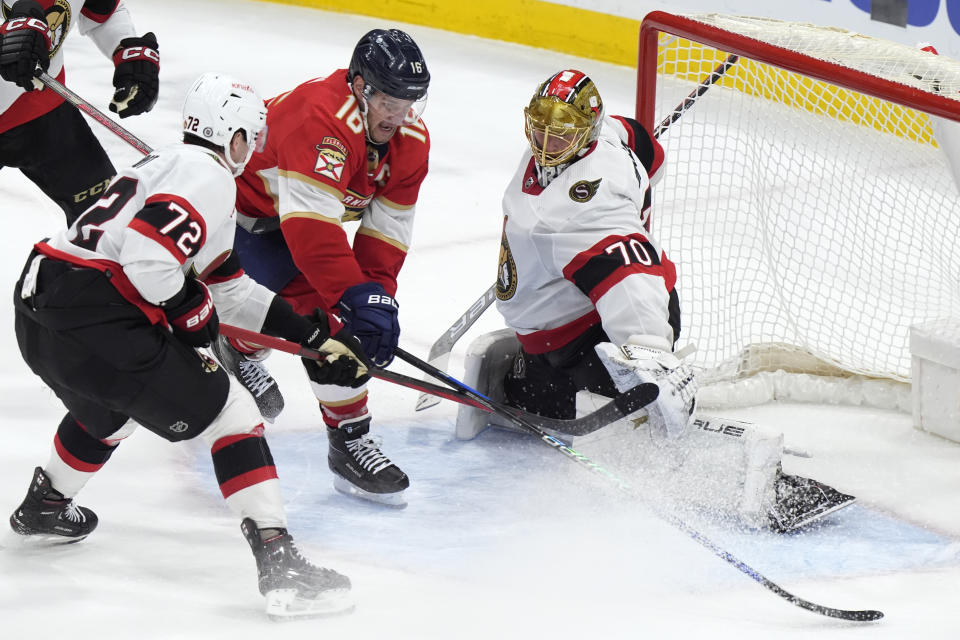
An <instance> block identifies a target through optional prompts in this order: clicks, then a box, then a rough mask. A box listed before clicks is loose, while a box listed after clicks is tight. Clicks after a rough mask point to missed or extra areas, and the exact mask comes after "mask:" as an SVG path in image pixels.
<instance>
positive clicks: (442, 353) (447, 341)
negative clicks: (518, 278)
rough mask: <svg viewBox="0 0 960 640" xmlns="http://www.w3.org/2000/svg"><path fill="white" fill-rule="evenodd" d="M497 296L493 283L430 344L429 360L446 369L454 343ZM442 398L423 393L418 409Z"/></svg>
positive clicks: (437, 366) (427, 407)
mask: <svg viewBox="0 0 960 640" xmlns="http://www.w3.org/2000/svg"><path fill="white" fill-rule="evenodd" d="M496 297H497V285H496V284H492V285H490V288H489V289H487V290H486V291H484V292H483V295H482V296H480V297H479V298H477V301H476V302H474V303H473V304H472V305H470V308H469V309H467V310H466V311H464V312H463V314H462V315H461V316H460V317H459V318H457V319H456V321H455V322H454V323H453V324H452V325H451V326H450V328H449V329H447V330H446V331H445V332H444V333H443V335H442V336H440V337H439V338H437V340H436V342H434V343H433V344H432V345H431V346H430V353H429V354H427V360H428V361H429V362H430V364H432V365H433V366H435V367H436V368H438V369H446V368H447V367H448V366H449V365H450V352H451V351H453V345H455V344H456V343H457V340H459V339H460V338H462V337H463V334H465V333H466V332H467V331H469V329H470V327H472V326H473V323H474V322H476V321H477V319H478V318H479V317H480V316H482V315H483V312H484V311H486V310H487V309H488V308H490V305H491V304H493V301H494V300H495V299H496ZM439 402H440V398H438V397H437V396H435V395H428V394H426V393H421V394H420V396H419V397H418V398H417V406H416V410H417V411H422V410H424V409H429V408H430V407H432V406H434V405H436V404H438V403H439Z"/></svg>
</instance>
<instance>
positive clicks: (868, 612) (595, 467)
mask: <svg viewBox="0 0 960 640" xmlns="http://www.w3.org/2000/svg"><path fill="white" fill-rule="evenodd" d="M394 353H395V354H396V355H397V357H398V358H400V359H401V360H403V361H404V362H407V363H409V364H411V365H413V366H414V367H416V368H417V369H420V371H423V372H424V373H426V374H428V375H431V376H433V377H435V378H437V379H438V380H440V381H442V382H444V383H446V384H448V385H450V386H451V387H453V388H454V389H457V390H459V391H462V392H464V393H466V394H468V395H469V396H470V397H471V398H473V399H474V400H477V401H478V402H480V403H481V404H484V405H486V406H488V407H490V408H492V407H493V403H492V401H491V400H490V399H489V398H487V397H486V396H484V395H482V394H480V393H478V392H476V391H474V390H473V389H471V388H470V387H468V386H467V385H465V384H463V383H462V382H460V381H459V380H457V379H456V378H453V377H451V376H450V375H448V374H446V373H444V372H443V371H440V370H438V369H436V368H435V367H433V366H431V365H430V364H429V363H426V362H424V361H423V360H420V359H419V358H417V357H416V356H414V355H412V354H410V353H407V352H406V351H403V350H402V349H400V348H397V349H396V350H395V351H394ZM514 423H515V424H518V425H520V426H522V427H523V428H525V429H526V430H528V431H530V432H531V433H532V434H533V435H535V436H537V437H538V438H540V440H541V441H543V442H544V443H546V444H547V445H549V446H550V447H552V448H553V449H556V450H557V451H559V452H560V453H562V454H563V455H565V456H566V457H567V458H569V459H571V460H573V461H574V462H576V463H578V464H580V465H581V466H584V467H586V468H587V469H589V470H590V471H593V472H594V473H597V474H598V475H601V476H603V477H605V478H607V479H608V480H610V481H611V482H613V483H614V484H615V485H616V486H617V488H618V489H620V490H622V491H624V492H625V493H626V494H627V495H629V496H630V497H632V498H635V499H637V500H639V501H640V502H641V503H642V504H644V505H645V506H646V507H647V508H648V509H649V510H650V511H651V512H652V513H654V514H655V515H656V516H657V517H658V518H660V519H661V520H663V521H664V522H666V523H668V524H670V525H672V526H674V527H676V528H677V529H679V530H680V531H682V532H683V533H685V534H687V535H688V536H689V537H691V538H693V539H694V540H696V541H697V542H699V543H700V544H701V545H703V546H704V547H706V548H707V549H709V550H710V551H711V552H713V554H714V555H716V556H717V557H719V558H721V559H723V560H725V561H726V562H728V563H730V564H731V565H733V566H734V567H736V568H737V569H738V570H739V571H740V572H742V573H744V574H746V575H747V576H748V577H750V578H751V579H752V580H754V581H756V582H757V583H759V584H760V585H761V586H763V587H764V588H766V589H768V590H770V591H772V592H773V593H775V594H777V595H778V596H780V597H781V598H783V599H784V600H786V601H787V602H789V603H790V604H792V605H795V606H797V607H800V608H801V609H806V610H807V611H811V612H813V613H816V614H819V615H822V616H827V617H830V618H838V619H840V620H851V621H854V622H872V621H875V620H880V619H881V618H883V612H882V611H877V610H874V609H863V610H851V609H835V608H833V607H827V606H824V605H822V604H816V603H814V602H810V601H809V600H804V599H803V598H801V597H799V596H796V595H794V594H792V593H790V592H789V591H787V590H786V589H784V588H783V587H781V586H780V585H778V584H777V583H775V582H773V581H772V580H770V579H769V578H767V577H766V576H764V575H763V574H761V573H760V572H758V571H757V570H756V569H754V568H753V567H751V566H750V565H748V564H747V563H745V562H743V561H742V560H740V559H739V558H737V557H736V556H734V555H733V554H732V553H730V552H729V551H726V550H725V549H723V548H722V547H720V546H719V545H718V544H717V543H715V542H713V541H712V540H711V539H709V538H707V537H706V536H705V535H703V534H702V533H700V532H699V531H697V530H696V529H694V528H693V527H692V526H691V525H689V524H687V523H686V522H685V521H684V520H681V519H680V518H678V517H677V516H675V515H673V514H671V513H668V512H666V511H664V510H663V509H660V508H658V507H656V506H655V505H654V504H652V503H651V502H650V501H648V500H647V499H646V497H645V496H644V495H643V494H642V493H641V492H639V491H638V490H636V489H634V488H633V487H632V486H631V485H630V484H629V483H628V482H626V481H625V480H623V479H621V478H620V477H619V476H617V475H616V474H614V473H613V472H611V471H609V470H608V469H605V468H604V467H602V466H600V465H599V464H597V463H596V462H593V461H592V460H590V459H589V458H588V457H586V456H585V455H583V454H582V453H580V452H579V451H576V450H575V449H573V448H571V447H570V446H569V445H567V444H566V443H565V442H563V441H562V440H560V439H558V438H556V437H554V436H552V435H550V434H549V433H546V432H545V431H544V430H543V429H541V428H539V427H537V426H536V425H535V424H533V423H532V422H530V421H528V420H523V419H515V420H514Z"/></svg>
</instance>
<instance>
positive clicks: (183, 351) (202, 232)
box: [10, 73, 368, 617]
mask: <svg viewBox="0 0 960 640" xmlns="http://www.w3.org/2000/svg"><path fill="white" fill-rule="evenodd" d="M265 118H266V111H265V108H264V104H263V100H262V99H261V98H260V97H259V96H258V95H257V94H256V92H255V91H254V90H253V89H252V88H251V87H250V86H249V85H247V84H246V83H243V82H240V81H238V80H236V79H234V78H231V77H229V76H226V75H222V74H214V73H208V74H204V75H203V76H201V77H200V78H199V79H198V80H197V81H196V82H195V83H194V84H193V86H192V87H191V88H190V90H189V92H188V94H187V97H186V100H185V102H184V107H183V132H184V140H183V142H184V144H174V145H170V146H167V147H164V148H161V149H159V150H157V151H154V152H153V153H151V154H150V155H148V156H147V157H145V158H144V159H143V160H141V161H140V162H138V163H137V164H136V165H134V166H133V167H131V168H129V169H126V170H123V171H121V172H120V173H119V174H118V175H117V176H116V178H115V179H114V180H113V181H112V182H111V183H110V186H109V188H108V189H107V190H106V191H105V192H104V194H103V197H102V198H101V199H100V200H99V201H98V202H97V203H95V204H94V205H93V206H92V207H90V208H89V209H88V210H87V211H86V212H84V213H83V214H82V215H81V216H80V218H79V219H77V221H76V222H75V223H74V224H73V225H72V226H71V227H70V228H69V229H66V230H64V231H62V232H60V233H58V234H57V235H55V236H53V237H52V238H50V239H47V240H44V241H41V242H38V243H37V244H36V245H35V247H34V251H33V253H32V254H31V256H30V258H29V259H28V261H27V264H26V266H25V268H24V271H23V275H22V277H21V279H20V281H19V282H18V283H17V287H16V294H15V296H14V299H15V311H16V316H15V318H16V320H15V326H16V333H17V340H18V343H19V346H20V350H21V353H22V355H23V358H24V360H25V361H26V362H27V363H28V364H29V365H30V367H31V369H32V370H33V371H34V372H35V373H36V374H37V375H39V376H40V377H41V378H42V379H43V380H44V382H45V383H46V384H47V385H48V386H50V388H51V389H53V390H54V391H55V392H56V394H57V396H58V397H59V398H60V399H61V400H62V401H63V404H64V405H65V406H66V407H67V411H68V412H67V414H66V416H64V418H63V420H62V421H61V423H60V425H59V427H58V428H57V432H56V437H55V438H54V446H53V451H52V452H51V456H50V458H49V461H48V463H47V464H46V465H45V466H44V467H42V468H41V467H37V468H36V470H35V472H34V477H33V481H32V483H31V485H30V488H29V491H28V493H27V496H26V498H25V500H24V502H23V503H22V504H21V505H20V506H19V507H18V508H17V509H16V511H14V513H13V515H12V516H11V517H10V524H11V526H12V527H13V530H14V531H15V532H16V533H17V534H20V535H21V536H23V537H24V538H25V539H42V540H45V541H50V542H75V541H78V540H82V539H83V538H85V537H86V536H87V535H89V534H90V533H91V532H92V531H93V530H94V528H95V527H96V526H97V517H96V515H95V514H94V512H93V511H92V510H90V509H88V508H86V507H81V506H77V504H76V503H75V502H74V500H73V498H74V497H75V496H76V495H77V493H78V492H79V491H80V490H81V489H82V488H83V486H84V485H85V484H86V483H87V481H88V480H89V479H90V478H91V477H92V476H93V474H94V473H96V472H97V471H98V470H99V469H100V468H101V467H102V466H103V465H104V464H105V463H106V462H107V460H108V459H109V458H110V456H111V454H112V453H113V451H114V450H115V449H116V447H117V446H118V444H119V442H120V441H121V440H122V439H123V438H125V437H126V436H128V435H129V433H130V432H131V431H132V429H133V428H134V427H135V426H136V424H139V425H142V426H143V427H145V428H146V429H149V430H150V431H152V432H154V433H156V434H157V435H159V436H161V437H162V438H164V439H166V440H169V441H173V442H178V441H182V440H188V439H192V438H198V439H200V440H201V441H203V442H204V444H205V445H207V446H209V447H210V451H211V455H212V457H213V467H214V470H215V472H216V476H217V481H218V483H219V485H220V489H221V493H222V494H223V496H224V498H225V499H226V502H227V504H228V505H229V506H230V507H231V509H232V510H233V511H234V512H235V513H236V514H237V516H238V517H239V518H240V519H241V520H242V523H241V529H242V532H243V534H244V536H245V537H246V539H247V541H248V542H249V544H250V546H251V549H252V550H253V554H254V557H255V560H256V565H257V569H258V573H259V587H260V590H261V592H262V593H263V594H264V595H265V596H266V597H267V611H268V613H270V614H271V615H274V616H281V617H282V616H294V615H307V614H309V615H313V614H323V613H335V612H340V611H344V610H348V609H349V608H350V607H352V604H351V603H350V599H349V590H350V581H349V579H348V578H346V577H345V576H343V575H340V574H339V573H337V572H335V571H332V570H330V569H323V568H318V567H315V566H314V565H312V564H310V563H309V562H307V561H306V560H305V559H304V558H303V557H302V556H300V554H299V553H298V552H297V549H296V547H295V546H294V544H293V541H292V539H291V537H290V535H289V534H288V533H287V529H286V516H285V512H284V507H283V501H282V497H281V495H280V488H279V482H278V480H277V471H276V468H275V466H274V462H273V459H272V456H271V454H270V449H269V447H268V445H267V442H266V439H265V438H264V429H263V423H262V419H261V417H260V414H259V412H258V410H257V407H256V405H255V404H254V402H253V399H252V398H251V396H250V395H249V394H248V393H247V391H246V390H244V388H243V387H242V386H241V385H240V384H239V383H238V382H237V381H236V380H235V379H234V378H232V377H230V376H229V375H227V373H226V372H225V371H224V369H223V368H221V367H219V366H218V365H217V363H216V362H215V361H214V360H212V359H210V358H209V357H207V356H205V355H202V354H201V353H200V352H198V351H197V348H200V347H206V346H208V345H209V344H210V343H211V341H213V340H215V339H216V337H217V335H218V334H217V328H218V325H219V320H220V319H223V320H224V321H228V322H230V323H231V324H235V325H237V326H240V327H244V328H247V329H252V330H257V331H263V332H264V333H268V334H272V335H277V336H280V337H283V338H286V339H288V340H294V341H296V342H299V343H302V344H304V345H307V346H310V347H312V348H315V349H320V350H322V351H325V352H328V353H330V354H331V355H329V356H328V358H327V361H326V362H323V363H320V364H318V363H316V362H313V361H307V362H308V363H307V365H306V366H307V368H308V372H309V374H310V376H311V378H312V379H313V380H314V381H316V382H318V383H321V384H329V383H335V384H362V383H363V382H365V381H366V379H367V378H368V376H367V375H366V367H365V364H364V361H363V359H362V356H360V355H358V354H360V353H361V351H360V348H359V346H357V347H356V348H354V346H353V345H354V342H355V339H354V338H352V336H350V335H349V334H346V333H344V334H338V338H339V339H338V338H332V337H331V336H330V329H329V327H330V324H329V320H328V318H327V317H326V316H325V315H322V314H316V315H314V316H312V317H310V318H307V317H304V316H301V315H298V314H296V313H294V311H293V310H292V308H291V307H290V306H289V304H287V303H286V302H285V301H284V300H282V299H281V298H279V297H278V296H276V295H274V294H273V293H272V292H271V291H269V290H267V289H266V288H265V287H263V286H261V285H259V284H257V283H255V282H254V281H253V280H252V279H251V278H249V277H248V276H246V275H245V274H244V273H243V271H242V269H240V268H239V265H238V263H237V261H236V259H235V258H234V257H233V256H232V253H231V249H232V245H233V236H234V225H235V213H234V208H233V203H234V199H235V196H236V187H235V182H234V176H236V175H238V174H239V173H240V172H241V171H242V170H243V167H244V165H245V164H246V162H247V161H248V160H249V158H250V156H251V154H252V152H253V149H254V146H255V145H256V144H257V141H258V140H259V138H260V136H262V135H263V133H264V124H265Z"/></svg>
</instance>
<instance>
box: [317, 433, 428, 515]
mask: <svg viewBox="0 0 960 640" xmlns="http://www.w3.org/2000/svg"><path fill="white" fill-rule="evenodd" d="M345 422H346V421H345ZM369 432H370V418H364V419H362V420H360V421H358V422H353V423H349V422H347V423H346V424H343V423H341V425H340V426H339V427H338V428H336V429H332V428H330V427H327V440H328V442H329V443H330V449H329V454H328V456H327V462H328V463H329V465H330V470H331V471H333V487H334V488H335V489H336V490H337V491H339V492H341V493H345V494H347V495H351V496H357V497H358V498H363V499H365V500H372V501H373V502H379V503H381V504H386V505H389V506H392V507H404V506H406V504H407V502H406V500H405V499H404V497H403V491H404V490H405V489H406V488H407V487H409V486H410V480H409V479H407V474H405V473H404V472H403V471H401V470H400V468H399V467H398V466H397V465H395V464H393V462H391V461H390V458H388V457H387V456H385V455H383V453H382V452H381V451H380V440H379V438H376V439H374V438H371V437H370V436H369V435H367V434H369Z"/></svg>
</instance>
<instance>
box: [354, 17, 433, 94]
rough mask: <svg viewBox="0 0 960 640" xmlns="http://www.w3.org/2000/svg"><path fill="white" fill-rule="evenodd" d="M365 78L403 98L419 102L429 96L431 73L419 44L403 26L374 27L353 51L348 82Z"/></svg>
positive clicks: (385, 90) (365, 80) (378, 88)
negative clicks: (393, 27) (358, 77)
mask: <svg viewBox="0 0 960 640" xmlns="http://www.w3.org/2000/svg"><path fill="white" fill-rule="evenodd" d="M358 75H359V76H361V77H363V81H364V82H365V83H366V84H368V85H373V87H374V88H375V89H377V90H378V91H382V92H383V93H385V94H387V95H388V96H392V97H394V98H399V99H401V100H414V101H418V100H421V99H423V97H424V96H426V95H427V87H428V86H429V85H430V72H429V71H427V63H426V62H425V61H424V59H423V54H422V53H421V52H420V47H418V46H417V43H416V42H414V41H413V38H411V37H410V35H409V34H407V33H406V32H404V31H401V30H400V29H374V30H373V31H370V32H369V33H367V34H366V35H364V36H363V37H362V38H360V42H358V43H357V46H356V47H355V48H354V50H353V57H352V58H351V59H350V67H349V69H348V70H347V81H348V82H350V83H351V84H352V83H353V79H354V78H355V77H356V76H358Z"/></svg>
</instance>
